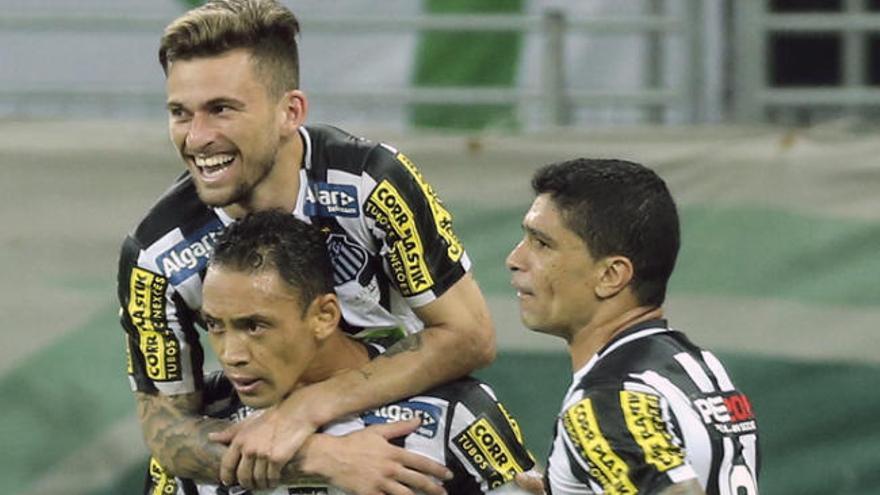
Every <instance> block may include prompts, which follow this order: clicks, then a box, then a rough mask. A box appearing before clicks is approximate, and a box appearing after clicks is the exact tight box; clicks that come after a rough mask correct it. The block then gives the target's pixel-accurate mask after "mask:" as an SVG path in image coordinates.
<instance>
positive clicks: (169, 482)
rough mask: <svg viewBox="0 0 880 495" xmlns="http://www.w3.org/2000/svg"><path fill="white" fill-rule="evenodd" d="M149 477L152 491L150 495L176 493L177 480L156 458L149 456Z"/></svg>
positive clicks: (172, 494)
mask: <svg viewBox="0 0 880 495" xmlns="http://www.w3.org/2000/svg"><path fill="white" fill-rule="evenodd" d="M150 479H151V480H152V482H153V491H152V492H150V495H174V494H175V493H177V480H176V479H174V477H173V476H171V475H169V474H168V473H167V472H165V469H163V468H162V466H160V465H159V463H158V462H157V461H156V459H154V458H152V457H150Z"/></svg>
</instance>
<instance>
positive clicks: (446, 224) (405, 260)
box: [363, 145, 470, 307]
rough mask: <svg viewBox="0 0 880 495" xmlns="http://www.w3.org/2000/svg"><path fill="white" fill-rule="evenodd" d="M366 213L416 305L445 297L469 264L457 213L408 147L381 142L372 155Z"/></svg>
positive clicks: (395, 278) (393, 276)
mask: <svg viewBox="0 0 880 495" xmlns="http://www.w3.org/2000/svg"><path fill="white" fill-rule="evenodd" d="M365 170H366V172H367V175H368V177H369V180H370V181H373V183H371V184H369V191H370V192H369V194H368V195H367V198H366V200H365V202H364V205H363V209H364V215H365V218H366V220H367V222H368V225H369V226H370V228H371V229H372V230H373V232H374V235H375V237H376V238H377V239H378V240H379V241H380V242H381V244H382V246H381V250H380V252H381V253H382V255H383V258H384V265H385V270H386V273H387V275H388V277H389V279H390V280H391V281H392V282H393V283H394V285H395V286H396V287H397V289H398V290H399V291H400V294H401V295H402V296H403V297H404V298H405V299H406V300H407V302H408V304H409V305H410V306H412V307H418V306H422V305H424V304H427V303H429V302H431V301H433V300H434V299H436V298H438V297H440V296H441V295H442V294H443V293H444V292H446V290H447V289H449V288H450V287H451V286H452V285H453V284H455V282H457V281H458V280H459V279H460V278H461V277H463V276H464V274H465V273H466V272H467V271H468V270H469V269H470V260H469V259H468V257H467V254H466V253H465V250H464V247H463V246H462V244H461V241H460V240H459V239H458V236H456V234H455V231H454V230H453V227H452V214H451V213H450V212H449V210H448V209H447V208H446V206H445V205H444V204H443V202H442V201H441V200H440V198H439V197H438V196H437V193H436V192H435V191H434V188H433V187H432V186H431V185H430V184H429V183H428V182H427V181H426V180H425V179H424V177H423V176H422V174H421V172H420V171H419V170H418V168H416V165H415V164H414V163H413V162H412V161H410V160H409V158H407V157H406V156H405V155H404V154H403V153H400V152H398V151H397V150H395V149H393V148H391V147H389V146H385V145H379V146H377V147H376V148H374V149H373V151H372V152H371V153H370V155H369V156H368V157H367V164H366V167H365Z"/></svg>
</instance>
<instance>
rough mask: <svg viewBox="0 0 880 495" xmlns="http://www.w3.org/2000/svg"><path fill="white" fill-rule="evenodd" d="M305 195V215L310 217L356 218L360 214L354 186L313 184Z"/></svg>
mask: <svg viewBox="0 0 880 495" xmlns="http://www.w3.org/2000/svg"><path fill="white" fill-rule="evenodd" d="M306 194H307V197H306V206H305V208H306V215H308V216H310V217H314V216H319V217H356V216H358V215H359V214H360V208H359V207H358V193H357V188H356V187H354V186H350V185H346V184H330V183H327V182H315V183H313V184H312V187H311V188H309V189H307V191H306Z"/></svg>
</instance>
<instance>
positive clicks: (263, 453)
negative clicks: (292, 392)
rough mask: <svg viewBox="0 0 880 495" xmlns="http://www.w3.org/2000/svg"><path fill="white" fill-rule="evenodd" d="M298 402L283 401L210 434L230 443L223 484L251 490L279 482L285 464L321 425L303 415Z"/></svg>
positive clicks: (221, 467)
mask: <svg viewBox="0 0 880 495" xmlns="http://www.w3.org/2000/svg"><path fill="white" fill-rule="evenodd" d="M298 403H299V404H301V403H302V402H298V401H284V402H281V403H280V404H278V405H276V406H273V407H270V408H268V409H265V410H263V412H262V414H259V415H252V416H249V417H247V418H246V419H245V420H244V421H242V422H241V423H238V424H236V425H233V426H231V427H229V428H227V429H225V430H223V431H221V432H219V433H213V434H211V435H210V436H209V438H210V439H211V440H213V441H215V442H219V443H223V444H227V445H228V446H229V448H228V449H227V450H226V453H225V454H224V455H223V460H222V462H221V464H220V480H221V481H222V482H223V484H224V485H226V486H232V485H235V484H238V485H241V486H242V487H244V488H247V489H249V490H254V489H259V490H263V489H268V488H274V487H275V486H277V485H278V483H279V482H280V481H281V470H282V468H283V467H284V465H285V464H287V463H288V462H290V460H291V459H293V456H294V455H296V453H297V451H298V450H299V448H300V447H301V446H302V444H303V442H304V441H305V439H306V438H307V437H308V436H309V435H311V434H312V433H314V432H315V430H316V429H317V428H318V425H315V424H312V423H311V422H310V421H308V420H307V419H303V418H304V417H305V416H304V413H302V412H300V411H299V410H297V408H296V405H297V404H298Z"/></svg>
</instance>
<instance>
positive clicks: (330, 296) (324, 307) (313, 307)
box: [306, 292, 342, 340]
mask: <svg viewBox="0 0 880 495" xmlns="http://www.w3.org/2000/svg"><path fill="white" fill-rule="evenodd" d="M341 318H342V310H341V309H340V307H339V299H337V298H336V294H335V293H332V292H329V293H326V294H321V295H319V296H318V297H316V298H314V299H313V300H312V302H311V304H309V309H308V311H307V312H306V319H307V320H308V322H309V324H310V326H311V329H312V334H313V335H314V336H315V338H316V339H317V340H324V339H326V338H327V337H329V336H330V335H331V334H332V333H333V332H334V331H335V330H336V328H337V327H338V326H339V320H340V319H341Z"/></svg>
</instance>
